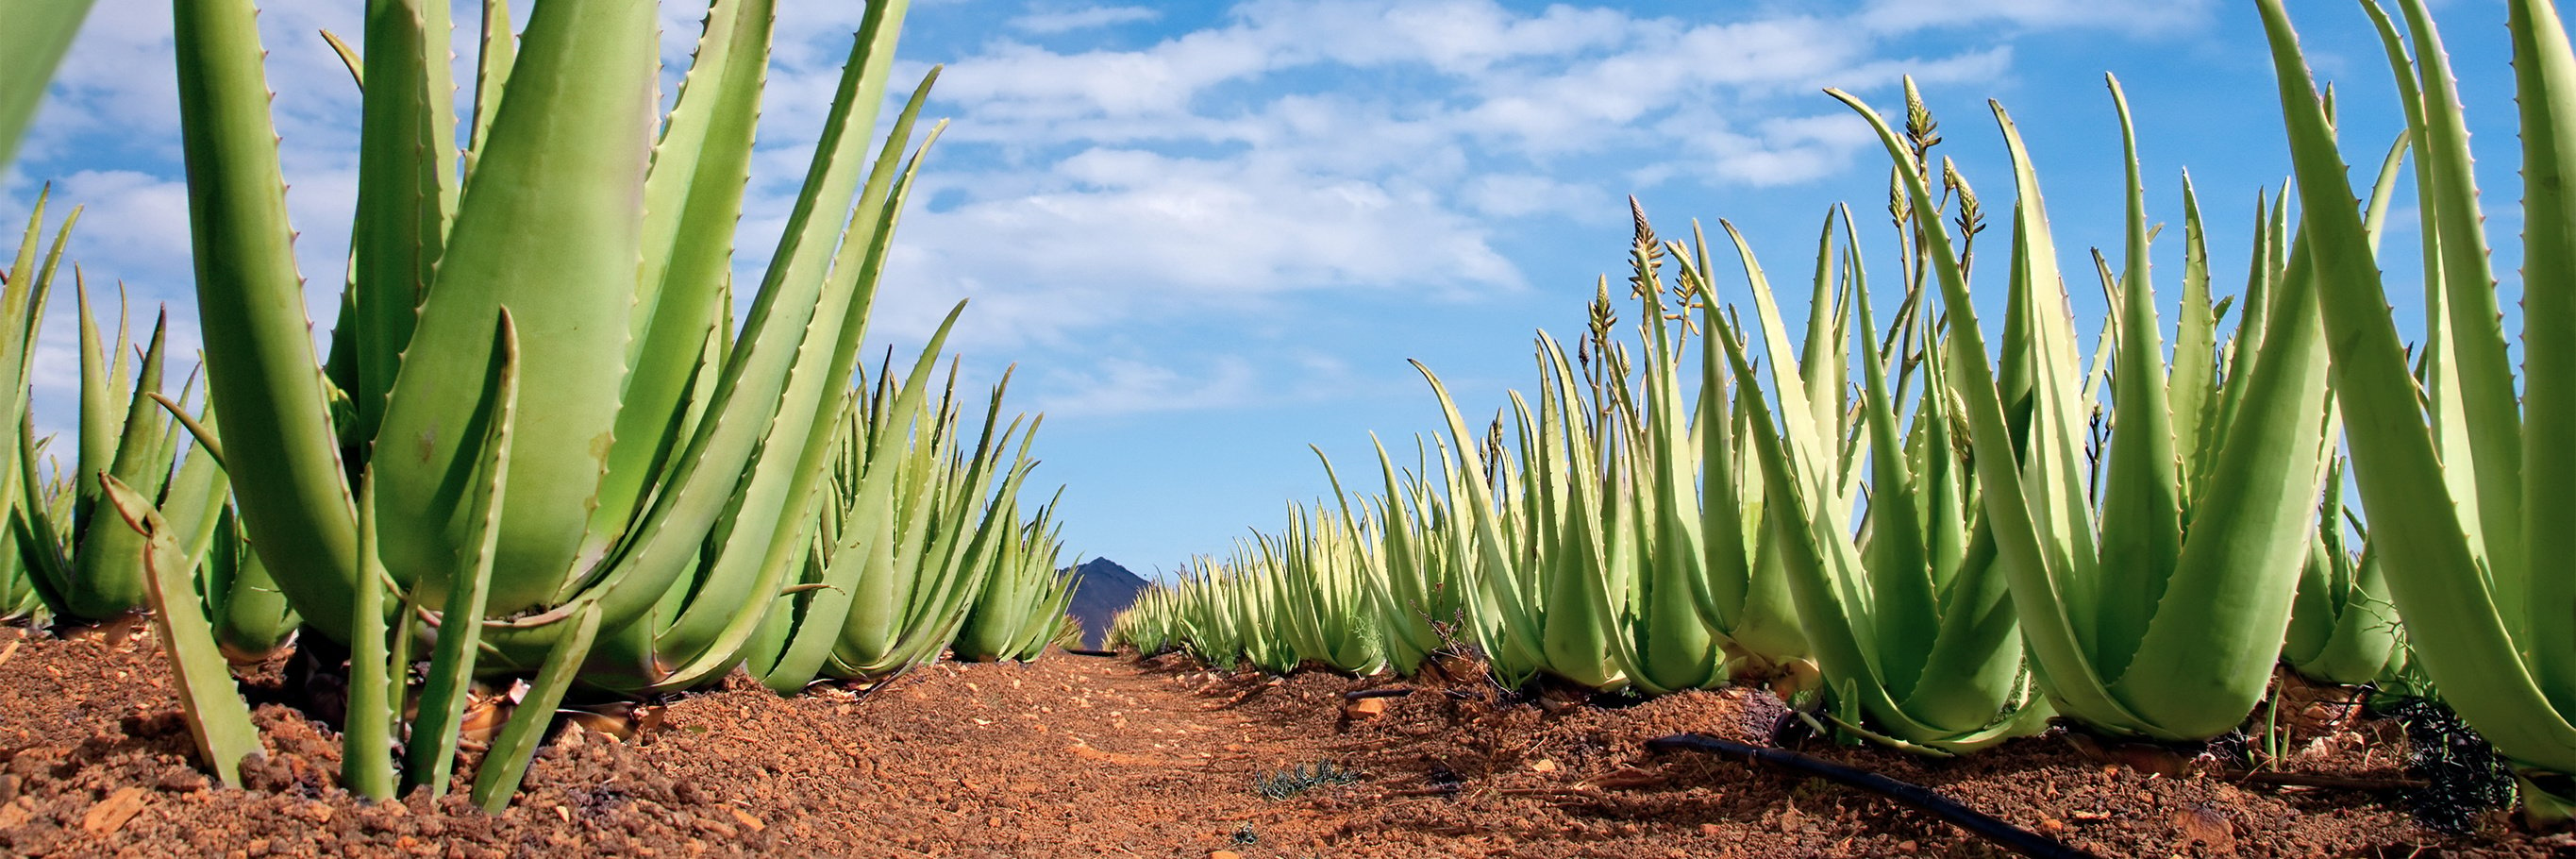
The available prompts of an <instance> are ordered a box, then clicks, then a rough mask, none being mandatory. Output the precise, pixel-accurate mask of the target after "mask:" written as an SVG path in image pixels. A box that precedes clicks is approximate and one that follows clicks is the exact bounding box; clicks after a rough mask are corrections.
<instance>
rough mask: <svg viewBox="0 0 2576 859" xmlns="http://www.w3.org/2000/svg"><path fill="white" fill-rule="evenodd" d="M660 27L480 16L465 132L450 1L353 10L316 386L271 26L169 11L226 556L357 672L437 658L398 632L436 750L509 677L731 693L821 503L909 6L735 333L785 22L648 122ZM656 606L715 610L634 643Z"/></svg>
mask: <svg viewBox="0 0 2576 859" xmlns="http://www.w3.org/2000/svg"><path fill="white" fill-rule="evenodd" d="M657 7H658V4H652V3H624V2H601V0H544V2H539V3H537V4H535V6H534V8H533V9H532V12H531V14H530V15H529V17H528V25H527V28H526V30H525V32H524V33H517V34H514V33H512V32H510V29H509V27H510V21H511V16H510V14H509V10H508V8H507V5H506V4H505V3H503V2H501V0H487V2H486V3H485V4H484V8H483V15H482V21H483V27H484V29H483V32H482V44H483V50H482V51H481V53H480V56H479V57H478V59H477V63H478V65H477V74H476V78H475V81H474V85H475V90H474V104H473V109H472V110H471V112H470V114H469V115H467V116H465V117H463V118H460V117H459V115H458V113H457V111H456V110H455V109H454V106H453V105H452V103H451V90H452V89H453V86H452V85H451V83H450V81H449V80H448V79H447V76H448V71H447V44H448V34H449V23H448V22H449V9H448V6H447V3H446V2H445V0H378V2H373V3H371V4H370V5H369V15H368V24H367V29H366V34H365V39H364V40H363V49H362V50H361V52H360V54H361V57H362V59H361V60H360V62H359V63H358V64H357V65H356V67H355V68H356V69H357V70H358V71H359V72H360V73H361V77H362V79H363V81H364V85H365V87H364V88H365V100H364V108H363V116H362V119H363V125H364V133H363V134H362V136H361V142H360V157H359V162H360V169H359V172H360V182H359V198H360V200H359V205H358V209H357V212H356V221H355V223H354V229H353V239H352V241H353V246H354V251H353V254H352V257H353V262H352V266H351V271H350V276H349V279H348V288H347V290H346V292H345V293H344V295H343V298H342V301H341V306H342V309H343V312H342V314H341V317H340V319H339V321H338V325H337V327H336V329H335V336H334V337H333V339H332V347H331V351H330V354H329V355H328V356H327V360H325V359H323V358H321V357H320V356H317V355H316V354H315V352H314V349H313V346H312V341H311V340H310V339H309V338H308V337H307V336H306V334H305V313H304V310H303V307H302V292H301V289H300V286H299V284H300V276H299V275H298V273H297V272H296V270H295V262H294V257H293V254H292V252H291V247H290V244H291V240H292V236H293V233H292V230H291V229H290V228H289V226H288V225H287V223H286V218H285V207H284V197H283V190H284V183H283V179H282V176H281V174H280V170H279V167H278V162H277V153H276V148H275V145H274V132H273V131H272V128H271V124H270V121H269V118H268V113H267V88H266V85H265V82H264V79H263V78H264V73H263V71H262V68H261V65H262V63H261V56H262V54H261V48H260V45H259V42H258V34H257V30H256V28H255V26H254V24H253V17H254V14H255V9H254V7H253V6H252V4H251V3H250V2H249V0H182V2H179V3H177V4H176V6H175V7H174V8H175V13H176V16H177V20H176V32H177V41H178V55H179V68H180V74H179V80H180V93H181V98H180V103H181V114H182V127H183V131H184V133H185V140H184V143H185V147H184V149H185V154H186V156H187V162H188V172H189V188H190V203H191V215H192V218H191V222H192V226H193V229H194V238H195V242H196V251H197V253H196V263H197V268H198V307H199V312H200V314H201V319H200V323H201V325H200V327H201V328H202V329H203V330H204V331H205V332H207V343H206V353H207V357H206V361H207V373H208V378H209V382H210V387H211V391H212V399H213V404H214V409H215V411H216V412H217V413H218V414H220V415H221V416H222V418H223V421H224V427H223V429H224V432H225V441H226V442H227V444H226V445H225V451H224V452H225V457H226V462H227V463H228V464H229V465H231V466H232V468H233V471H234V473H235V474H238V475H244V476H247V477H248V479H243V480H239V481H237V482H236V484H235V486H234V492H235V495H236V497H237V498H238V503H239V511H240V521H241V524H242V526H243V530H244V532H246V534H247V536H248V539H249V541H250V543H251V545H252V546H253V547H254V548H255V549H256V550H257V552H258V553H259V556H260V559H261V561H263V562H264V565H265V567H266V568H267V569H268V570H270V571H271V573H272V574H273V575H274V576H275V579H276V581H277V584H278V586H279V588H280V590H281V591H283V593H284V594H285V596H286V598H287V599H288V601H289V602H291V603H292V604H293V605H294V606H295V608H296V609H297V610H299V611H300V612H301V613H302V614H303V615H304V617H305V618H306V619H307V621H308V622H310V623H311V624H313V625H314V626H315V627H316V628H318V629H320V630H321V631H322V632H323V633H324V634H326V635H329V636H331V637H333V638H337V639H340V640H342V641H344V642H349V643H350V644H352V646H353V648H356V649H361V650H366V651H370V652H375V651H376V643H375V641H376V638H377V636H378V635H379V630H380V629H381V630H382V633H381V634H382V635H384V636H388V638H387V639H386V644H387V646H386V648H385V650H384V651H383V652H384V653H386V655H387V658H389V659H399V658H400V657H402V656H403V655H404V654H406V653H408V652H409V651H410V648H411V647H412V642H414V641H415V640H416V637H417V636H418V635H420V634H422V633H425V632H427V631H428V630H426V629H416V628H415V624H414V621H413V620H412V619H413V618H416V617H419V616H422V615H426V616H427V617H429V618H432V619H434V620H433V621H432V623H434V626H435V628H436V631H437V634H436V635H435V638H434V640H435V644H436V647H437V649H438V651H439V652H438V653H436V654H434V655H433V657H434V659H433V661H434V662H435V663H436V664H437V665H439V666H440V670H437V671H434V672H433V679H432V681H431V682H432V686H431V688H430V689H429V690H428V692H427V693H425V695H426V697H427V698H428V699H429V702H428V703H424V704H423V707H422V709H423V711H424V718H425V719H427V720H428V722H429V726H431V727H440V728H442V730H452V716H453V714H454V712H455V711H454V709H453V708H452V707H451V705H456V704H461V701H462V693H461V687H462V685H463V681H464V679H465V678H466V677H468V676H470V675H471V674H474V673H477V672H485V671H490V670H493V669H494V668H519V669H530V668H544V669H547V670H546V672H545V673H543V674H541V675H540V678H539V682H538V683H537V685H536V689H537V691H536V692H535V693H534V694H535V696H536V700H538V701H540V702H542V701H543V700H545V699H546V698H547V697H548V696H550V695H560V694H561V693H562V691H563V689H564V688H565V687H566V686H568V685H569V684H570V683H571V681H572V679H573V675H574V673H575V670H576V669H580V668H582V667H583V665H584V663H585V662H588V663H590V669H591V670H589V671H588V672H586V675H585V679H590V680H593V681H594V682H598V683H601V684H602V685H610V686H616V687H635V686H657V685H668V684H672V683H675V682H682V681H685V680H690V679H695V678H699V677H704V676H710V675H712V674H718V673H721V672H722V671H723V670H724V667H725V666H729V665H730V664H732V663H733V661H734V660H735V659H736V658H737V656H738V655H739V653H740V652H741V650H742V648H743V647H744V646H746V645H748V643H749V642H750V641H751V639H752V638H753V636H754V634H755V633H756V632H757V631H758V629H759V627H760V624H761V620H762V612H761V611H760V608H761V607H763V606H765V605H766V603H767V601H768V600H767V594H765V593H763V592H762V588H763V586H764V584H766V585H767V586H769V588H770V591H769V593H774V592H775V587H776V586H777V585H778V584H780V583H783V582H784V581H785V580H786V571H787V570H788V569H790V564H789V558H790V556H792V555H793V547H795V546H797V545H799V544H800V541H801V540H802V539H803V538H804V537H805V534H806V530H805V527H804V524H803V522H802V521H801V519H800V514H801V513H802V512H803V511H805V510H808V509H809V508H810V499H811V498H812V497H814V495H815V494H816V493H818V492H819V491H820V485H821V483H822V474H823V472H824V470H825V469H826V467H827V465H828V459H829V452H830V449H831V445H830V439H829V430H830V427H831V425H832V422H833V420H834V419H835V418H836V417H837V411H836V409H835V408H834V406H835V404H836V403H837V400H838V398H839V397H840V396H841V390H842V387H843V385H844V384H845V381H844V380H846V379H847V378H848V377H849V375H850V371H851V370H852V369H853V367H854V365H855V363H856V359H855V356H856V351H857V345H858V341H859V339H860V338H861V337H862V335H863V332H864V325H865V320H866V317H867V310H868V308H869V306H870V304H871V300H872V298H873V296H874V292H875V282H876V276H877V272H878V271H879V270H880V268H881V266H882V261H883V258H884V253H885V250H886V247H887V244H888V242H889V241H890V238H891V234H892V230H893V226H894V218H893V211H894V209H895V207H896V206H897V205H898V204H899V203H900V199H901V197H900V194H899V193H897V191H896V188H895V185H896V173H897V171H896V170H895V165H898V164H900V163H901V162H902V161H903V158H902V156H901V150H903V149H904V148H905V146H906V144H907V142H908V140H909V136H910V130H911V125H912V122H911V120H912V117H913V116H915V115H916V114H917V112H918V110H919V107H920V103H921V99H922V94H923V92H924V91H925V90H926V88H927V81H925V82H924V85H923V86H922V87H917V88H916V91H915V94H914V97H913V99H912V102H911V103H910V104H909V105H907V106H906V108H905V111H904V114H903V117H902V120H901V121H899V122H898V123H897V124H896V126H897V128H896V135H895V136H894V137H893V139H892V140H891V142H890V143H889V144H888V145H887V146H886V147H885V152H883V153H882V154H881V155H880V157H879V158H878V159H877V160H876V161H877V163H876V166H875V168H873V169H870V168H869V167H868V166H867V164H866V158H867V150H868V148H869V146H868V140H867V137H868V135H869V134H870V133H871V132H872V130H873V128H874V123H875V117H876V113H877V108H878V106H879V103H880V101H881V99H882V94H883V92H884V90H885V87H886V85H887V81H888V77H889V73H890V71H889V70H890V68H891V64H892V62H893V53H894V46H895V42H896V40H897V35H898V33H899V30H900V22H901V20H902V14H903V11H904V7H905V4H904V3H902V2H899V0H881V2H874V3H870V4H869V5H868V7H867V10H866V13H865V15H864V16H863V23H862V25H861V28H860V30H859V33H858V36H857V38H856V39H855V40H854V44H853V48H852V51H851V55H850V59H849V61H848V63H847V64H846V66H845V67H844V71H843V74H842V79H841V83H840V87H839V91H838V92H837V93H836V95H835V97H834V103H833V105H832V108H831V110H830V112H829V113H828V114H827V118H826V122H825V126H824V134H823V138H822V140H821V141H820V143H819V145H818V146H817V147H816V150H815V156H814V161H813V165H812V167H811V169H810V170H809V171H808V173H807V175H806V178H805V185H804V188H803V190H802V192H801V193H800V195H799V197H798V201H797V204H796V206H795V208H794V210H793V212H792V213H791V214H790V216H789V220H788V224H787V229H786V231H785V233H784V235H783V236H782V238H781V241H780V246H779V249H778V250H777V252H776V253H775V254H773V256H772V258H771V263H770V265H769V267H768V269H767V270H766V272H765V273H764V274H763V275H762V276H761V279H760V281H759V284H758V286H757V287H755V288H754V289H755V291H754V292H753V293H752V295H751V302H750V304H751V309H750V312H749V315H748V316H747V317H746V318H745V319H744V320H743V322H742V324H741V327H740V330H739V331H736V329H735V328H734V320H733V319H732V318H731V315H730V313H729V312H728V311H729V308H730V307H731V301H730V300H729V299H730V296H731V294H732V291H731V289H730V287H729V285H728V276H727V272H728V270H729V268H730V258H731V253H732V250H733V247H732V245H733V242H732V236H733V227H734V222H735V220H736V219H737V217H738V215H739V213H740V211H741V205H742V193H743V190H744V181H745V177H746V175H747V170H748V163H749V159H750V156H751V147H752V140H753V126H754V120H755V118H756V117H757V115H758V111H759V102H760V97H761V81H762V77H763V75H764V72H765V70H766V68H767V66H768V59H769V45H770V41H771V35H772V31H773V27H774V20H773V14H772V11H773V4H771V3H769V2H762V1H761V0H751V2H724V3H717V4H712V5H711V6H710V7H709V9H708V14H707V18H706V26H705V33H704V36H703V38H702V39H701V41H700V44H699V51H698V53H697V56H696V58H695V60H694V62H693V63H692V65H691V67H690V69H689V71H688V73H687V75H686V76H685V77H684V78H683V81H682V84H681V93H680V97H679V99H678V102H677V106H676V107H675V109H674V110H673V112H672V113H670V114H669V115H667V116H662V115H659V114H657V113H656V100H655V98H654V96H653V93H654V88H655V80H656V77H657V75H658V68H657V66H658V62H657V61H658V57H659V51H658V47H657V40H656V34H655V29H656V27H655V19H656V10H657ZM460 131H462V132H463V137H464V138H465V139H466V140H467V141H468V143H467V145H466V146H465V147H464V148H463V149H462V150H460V149H459V148H458V147H457V146H456V144H455V141H456V140H457V139H458V137H459V132H460ZM657 131H658V134H659V137H658V140H657V139H656V137H655V135H656V133H657ZM906 175H909V174H908V173H907V174H906ZM639 204H640V205H639ZM639 211H640V212H641V214H640V215H639ZM639 261H640V262H641V265H640V266H639V265H638V263H639ZM513 390H515V391H518V392H519V393H516V394H508V395H505V392H506V391H513ZM514 398H515V401H524V402H528V403H542V404H543V407H542V409H521V410H518V411H516V412H513V411H512V409H513V408H514V407H513V406H512V405H511V402H513V401H514ZM513 415H515V416H516V417H512V416H513ZM512 421H515V422H516V423H515V425H509V424H511V422H512ZM362 508H363V509H362ZM362 523H372V525H371V526H370V527H366V528H362V527H361V525H362ZM362 531H365V532H367V533H366V536H367V537H368V539H367V540H365V541H363V542H364V543H365V547H366V550H364V551H362V550H361V548H362V547H361V543H362V541H361V539H360V537H361V532H362ZM379 566H381V569H382V571H383V576H382V578H380V577H379V576H377V575H376V574H375V573H373V572H371V571H372V570H374V569H377V568H378V567H379ZM683 583H685V584H686V585H687V586H688V590H687V592H686V593H685V594H683V595H681V596H673V589H674V586H675V585H681V584H683ZM387 584H390V586H391V587H393V588H396V589H397V590H395V591H393V592H390V593H385V594H374V593H372V592H373V591H374V590H375V589H376V588H378V587H381V586H386V585H387ZM675 601H676V602H677V604H679V605H682V606H686V605H694V604H699V603H703V604H704V605H706V606H708V607H709V610H708V611H706V612H702V613H699V614H697V615H694V616H693V615H689V614H686V613H683V614H682V615H680V616H679V617H678V618H677V619H676V620H671V621H666V620H665V619H661V618H653V619H649V620H648V616H650V615H651V614H652V612H653V610H654V609H655V608H656V607H666V608H667V607H670V606H671V605H672V604H674V603H675ZM362 603H364V604H366V605H368V606H370V607H371V608H372V609H373V610H374V611H375V612H376V613H380V614H381V615H382V616H383V618H385V619H387V620H390V621H391V622H389V623H385V622H380V621H377V620H372V619H369V618H366V617H362V615H368V614H369V612H367V611H360V610H359V608H360V606H361V604H362ZM593 641H597V642H599V643H600V644H601V646H600V647H599V648H598V649H597V651H596V652H594V651H593V648H592V647H591V644H592V642H593ZM666 653H676V654H681V655H682V656H683V658H682V659H680V660H676V663H677V664H674V662H675V660H664V659H660V658H658V657H660V656H661V655H662V654H666ZM394 664H402V663H400V662H396V663H394ZM394 676H395V677H397V678H399V677H400V676H401V675H400V673H399V672H397V673H396V674H395V675H394ZM362 685H363V684H362ZM389 700H399V698H398V697H391V698H389ZM549 709H550V708H547V707H543V706H536V707H528V706H523V707H521V708H520V710H519V711H518V712H519V713H520V714H521V716H520V717H519V718H516V719H514V721H513V724H512V726H511V727H510V728H509V729H507V730H506V731H505V733H504V735H503V740H504V742H502V743H501V744H499V745H498V746H496V751H495V753H494V755H495V757H493V758H492V759H491V760H489V761H487V763H486V764H485V767H484V770H485V772H486V773H487V776H486V779H485V783H478V785H477V788H476V793H477V799H478V800H479V801H481V802H483V803H484V804H486V805H487V806H497V805H498V804H499V803H501V802H506V801H507V798H508V795H509V792H510V786H509V784H508V782H511V781H512V780H514V778H515V769H516V767H517V766H520V765H523V763H524V759H525V754H526V753H527V752H530V751H532V750H533V745H532V743H533V739H534V737H535V736H537V733H536V732H537V731H539V730H541V729H542V727H543V722H544V721H545V720H546V719H548V718H550V715H551V714H550V712H549ZM356 718H361V717H353V720H355V719H356ZM523 722H524V723H525V724H522V723H523ZM420 727H421V726H415V728H414V730H413V732H412V737H411V740H410V743H409V746H408V749H409V750H410V752H411V754H412V756H413V757H414V758H416V760H415V761H414V762H413V764H412V765H411V766H410V767H408V768H407V771H406V773H405V776H406V777H407V778H412V779H415V780H418V779H422V778H424V777H426V778H427V780H428V781H429V782H430V783H432V784H433V789H437V788H438V787H443V785H439V784H436V782H437V779H436V773H435V772H429V773H424V772H423V771H424V770H431V769H436V768H438V767H443V766H444V763H443V762H442V761H440V760H432V759H433V758H438V757H439V755H437V754H436V753H435V750H436V749H438V748H440V747H442V746H443V745H445V743H446V741H443V740H440V739H438V738H437V736H436V735H437V734H439V733H440V731H429V732H427V734H428V735H427V736H425V735H424V732H423V731H422V730H421V729H420ZM421 749H431V750H433V751H432V752H431V753H429V754H426V755H424V754H422V753H421V752H420V750H421ZM514 758H515V761H514V760H513V759H514Z"/></svg>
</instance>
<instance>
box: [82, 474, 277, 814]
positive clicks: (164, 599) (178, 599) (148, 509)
mask: <svg viewBox="0 0 2576 859" xmlns="http://www.w3.org/2000/svg"><path fill="white" fill-rule="evenodd" d="M102 484H103V488H104V491H105V493H106V501H107V504H108V506H109V507H111V508H113V509H114V510H115V511H116V515H117V516H118V517H119V518H122V519H124V520H125V523H124V524H125V525H127V526H129V527H131V528H132V529H133V530H134V531H135V532H136V533H137V534H140V535H141V536H142V537H143V539H144V541H145V546H146V547H147V548H146V550H145V552H144V554H143V558H144V567H145V569H146V577H145V581H146V582H147V583H148V584H149V585H150V587H149V588H148V589H147V590H148V592H149V595H150V597H151V601H152V630H153V632H154V633H155V634H156V635H157V636H158V637H159V638H160V639H161V649H162V651H163V652H165V653H168V654H169V655H170V673H171V675H172V679H173V680H175V681H177V686H178V688H179V692H180V695H179V703H180V706H181V707H182V709H183V710H184V711H185V712H186V714H187V717H188V733H189V734H190V735H191V736H192V737H193V738H194V739H195V740H196V741H197V753H198V754H199V755H200V756H202V757H204V758H205V761H206V765H207V766H210V767H213V768H214V770H215V777H216V779H217V780H219V781H221V782H223V784H224V786H226V787H240V786H241V783H242V781H241V760H242V758H244V757H248V756H250V755H252V754H256V753H258V752H259V750H260V746H259V730H258V729H257V728H254V727H252V726H251V722H250V704H248V703H246V702H244V701H243V700H242V697H241V693H240V691H239V689H238V688H237V687H236V686H235V684H234V683H233V673H232V666H231V664H230V663H227V662H225V661H224V655H223V651H222V650H220V649H218V648H217V647H216V646H215V633H214V627H213V626H212V624H210V623H208V622H207V620H206V615H205V612H204V610H203V607H202V606H200V605H199V604H198V603H197V595H196V584H195V582H194V581H193V580H192V579H191V578H190V575H189V574H190V573H191V572H192V571H193V570H194V568H195V566H196V565H195V564H193V563H190V562H189V559H188V558H186V557H183V556H182V555H181V554H180V551H179V545H178V542H177V541H176V540H174V539H172V538H171V536H170V534H169V523H167V522H164V521H162V519H161V514H160V512H159V511H157V510H154V509H152V502H151V500H150V499H147V498H145V497H143V495H142V494H141V493H138V492H136V491H134V490H133V489H131V488H128V487H127V486H126V485H125V484H124V483H121V482H118V481H117V480H116V478H114V477H107V478H104V479H103V481H102Z"/></svg>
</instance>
